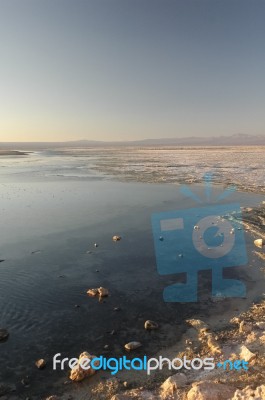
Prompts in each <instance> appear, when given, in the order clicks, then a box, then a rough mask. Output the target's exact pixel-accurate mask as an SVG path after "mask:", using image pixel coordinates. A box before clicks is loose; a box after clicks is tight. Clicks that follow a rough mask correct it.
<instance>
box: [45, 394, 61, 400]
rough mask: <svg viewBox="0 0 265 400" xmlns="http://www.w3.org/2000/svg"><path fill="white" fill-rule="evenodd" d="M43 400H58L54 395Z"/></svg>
mask: <svg viewBox="0 0 265 400" xmlns="http://www.w3.org/2000/svg"><path fill="white" fill-rule="evenodd" d="M45 400H59V397H58V396H55V395H53V396H49V397H46V399H45Z"/></svg>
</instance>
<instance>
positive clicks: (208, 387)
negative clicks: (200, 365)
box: [187, 381, 235, 400]
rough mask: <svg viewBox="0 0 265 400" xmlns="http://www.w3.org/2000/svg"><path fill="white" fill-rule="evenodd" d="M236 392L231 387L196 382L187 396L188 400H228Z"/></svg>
mask: <svg viewBox="0 0 265 400" xmlns="http://www.w3.org/2000/svg"><path fill="white" fill-rule="evenodd" d="M234 390H235V389H233V388H232V387H230V386H229V385H227V384H225V385H222V384H221V383H214V382H207V381H202V382H195V383H193V384H192V388H191V389H190V390H189V392H188V394H187V400H228V399H230V398H231V396H233V393H234Z"/></svg>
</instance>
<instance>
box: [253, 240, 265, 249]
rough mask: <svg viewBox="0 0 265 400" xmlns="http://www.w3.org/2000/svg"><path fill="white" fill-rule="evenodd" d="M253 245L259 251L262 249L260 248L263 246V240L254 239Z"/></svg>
mask: <svg viewBox="0 0 265 400" xmlns="http://www.w3.org/2000/svg"><path fill="white" fill-rule="evenodd" d="M254 245H255V246H256V247H259V248H260V249H262V247H263V246H264V243H263V239H256V240H254Z"/></svg>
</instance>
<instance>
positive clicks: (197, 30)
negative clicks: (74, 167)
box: [0, 0, 265, 141]
mask: <svg viewBox="0 0 265 400" xmlns="http://www.w3.org/2000/svg"><path fill="white" fill-rule="evenodd" d="M264 21H265V1H263V0H247V1H246V0H0V141H45V140H48V141H50V140H54V141H57V140H72V139H74V140H75V139H95V140H133V139H144V138H159V137H184V136H211V135H230V134H234V133H250V134H263V133H265V130H264V122H265V118H264V115H265V22H264Z"/></svg>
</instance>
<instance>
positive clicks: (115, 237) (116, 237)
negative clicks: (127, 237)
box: [112, 235, 121, 242]
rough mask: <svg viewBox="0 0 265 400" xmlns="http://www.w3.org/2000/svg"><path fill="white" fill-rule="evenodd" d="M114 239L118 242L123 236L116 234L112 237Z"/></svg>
mask: <svg viewBox="0 0 265 400" xmlns="http://www.w3.org/2000/svg"><path fill="white" fill-rule="evenodd" d="M112 240H113V241H114V242H118V241H119V240H121V236H118V235H114V236H113V237H112Z"/></svg>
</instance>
